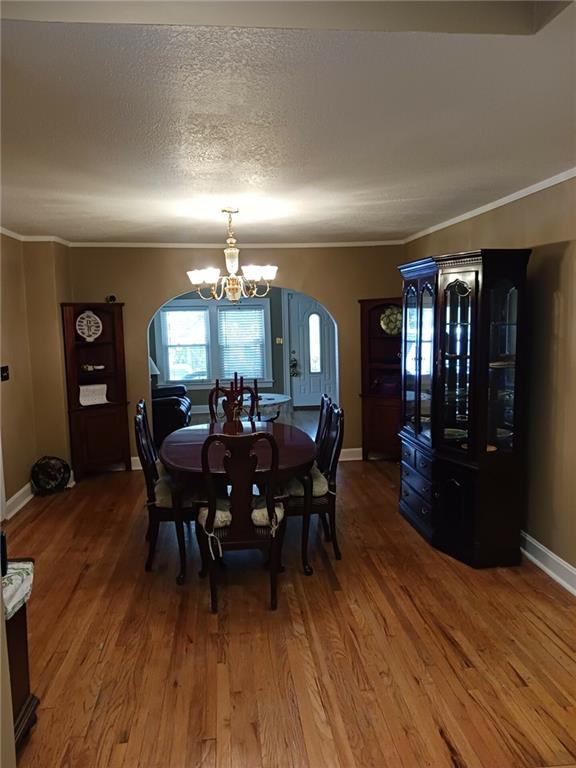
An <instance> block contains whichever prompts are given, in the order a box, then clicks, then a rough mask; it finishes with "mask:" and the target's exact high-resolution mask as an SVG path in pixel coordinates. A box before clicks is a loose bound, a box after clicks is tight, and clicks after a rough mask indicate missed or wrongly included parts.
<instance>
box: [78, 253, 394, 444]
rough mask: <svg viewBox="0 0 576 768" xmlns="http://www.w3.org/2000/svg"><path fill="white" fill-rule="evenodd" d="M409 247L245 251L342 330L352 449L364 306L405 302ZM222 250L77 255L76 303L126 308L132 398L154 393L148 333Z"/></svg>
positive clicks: (357, 426)
mask: <svg viewBox="0 0 576 768" xmlns="http://www.w3.org/2000/svg"><path fill="white" fill-rule="evenodd" d="M402 254H403V249H402V247H380V248H333V249H324V248H310V249H276V250H270V251H264V250H255V251H250V250H249V249H245V250H243V251H242V258H243V260H244V261H245V262H250V261H255V262H256V263H258V262H260V263H264V262H272V263H275V264H278V267H279V270H278V280H277V282H278V284H279V285H280V286H281V287H284V288H292V289H294V290H297V291H302V292H303V293H307V294H309V295H310V296H313V297H314V298H316V299H317V300H318V301H320V302H321V303H322V304H323V305H324V306H325V307H326V308H327V309H328V311H329V312H330V313H331V314H332V316H333V317H334V319H335V320H336V322H337V324H338V346H339V355H340V360H341V361H345V363H344V364H341V365H340V400H341V403H342V405H343V407H344V409H345V413H346V430H345V433H346V434H345V439H344V446H345V447H350V448H356V447H359V446H360V445H361V412H360V399H359V397H358V395H359V393H360V344H359V340H360V308H359V306H358V299H360V298H371V297H373V298H378V297H380V296H383V297H386V296H398V295H399V292H400V287H401V281H400V275H399V272H398V270H397V265H398V264H399V263H400V262H401V261H402ZM221 258H222V254H221V251H219V250H205V251H202V250H183V249H160V248H148V249H146V248H81V249H80V248H79V249H74V250H72V251H71V254H70V269H71V278H72V285H73V293H74V301H103V300H104V297H105V296H106V295H107V294H109V293H113V294H115V295H116V296H117V297H118V300H119V301H123V302H125V304H126V306H125V308H124V332H125V347H126V366H127V378H128V399H129V400H130V401H131V403H135V402H136V400H138V398H139V397H142V396H143V395H147V393H148V390H149V379H148V368H147V354H148V352H147V350H148V346H147V345H148V342H147V326H148V322H149V321H150V319H151V318H152V316H153V315H154V313H155V312H156V310H157V309H158V308H159V307H160V306H161V305H162V304H164V303H165V302H166V301H168V300H169V299H171V298H173V297H174V296H177V295H179V294H180V293H184V292H185V291H188V290H189V289H190V284H189V283H188V279H187V277H186V270H188V269H191V268H194V267H200V266H206V265H207V264H212V263H214V264H215V263H216V262H217V261H218V260H219V259H221Z"/></svg>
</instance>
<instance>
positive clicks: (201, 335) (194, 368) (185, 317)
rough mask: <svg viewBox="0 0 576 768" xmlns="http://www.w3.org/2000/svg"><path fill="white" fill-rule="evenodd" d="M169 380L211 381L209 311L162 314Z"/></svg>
mask: <svg viewBox="0 0 576 768" xmlns="http://www.w3.org/2000/svg"><path fill="white" fill-rule="evenodd" d="M161 317H162V337H163V342H164V343H163V348H164V354H165V366H164V373H165V377H166V378H167V379H168V380H170V381H190V380H192V381H206V379H208V378H210V368H209V360H208V356H209V337H208V310H207V309H185V308H182V309H168V310H164V311H163V312H162V316H161Z"/></svg>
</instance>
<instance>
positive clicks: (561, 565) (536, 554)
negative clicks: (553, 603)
mask: <svg viewBox="0 0 576 768" xmlns="http://www.w3.org/2000/svg"><path fill="white" fill-rule="evenodd" d="M520 536H521V548H522V552H523V553H524V554H525V555H526V557H527V558H528V560H530V562H532V563H534V565H536V566H537V567H538V568H540V569H541V570H543V571H544V573H547V574H548V576H550V578H551V579H554V581H556V582H558V584H560V586H561V587H564V589H567V590H568V592H571V593H572V594H573V595H576V568H575V567H574V566H573V565H570V563H567V562H566V561H565V560H562V558H561V557H558V555H555V554H554V552H551V551H550V550H549V549H548V548H547V547H545V546H544V545H543V544H540V542H539V541H536V539H534V538H532V536H530V534H528V533H526V532H525V531H522V533H521V534H520Z"/></svg>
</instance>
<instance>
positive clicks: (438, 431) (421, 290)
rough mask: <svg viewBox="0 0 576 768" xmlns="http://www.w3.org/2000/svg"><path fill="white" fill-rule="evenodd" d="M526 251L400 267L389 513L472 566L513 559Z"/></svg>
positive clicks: (519, 490)
mask: <svg viewBox="0 0 576 768" xmlns="http://www.w3.org/2000/svg"><path fill="white" fill-rule="evenodd" d="M529 256H530V251H529V250H504V249H502V250H495V249H494V250H492V249H491V250H479V251H472V252H468V253H456V254H448V255H444V256H437V257H433V258H426V259H421V260H419V261H414V262H411V263H410V264H404V265H402V266H400V268H399V269H400V271H401V273H402V276H403V278H404V289H403V343H402V429H401V431H400V438H401V441H402V480H401V488H400V512H401V513H402V515H403V516H404V517H405V518H406V519H407V520H408V521H409V522H410V523H411V524H412V525H413V526H414V527H415V528H416V529H417V530H418V531H419V532H420V533H421V534H422V536H424V538H426V539H427V540H428V541H429V542H430V543H431V544H432V545H433V546H435V547H437V548H438V549H440V550H442V551H443V552H446V553H448V554H450V555H452V556H453V557H455V558H457V559H459V560H461V561H463V562H465V563H468V564H469V565H472V566H474V567H488V566H501V565H517V564H518V563H519V562H520V557H521V556H520V530H521V526H522V523H523V519H524V514H525V500H526V482H525V469H524V461H523V457H524V450H525V444H526V434H525V430H526V411H525V398H526V370H527V369H526V329H525V292H526V291H525V288H526V268H527V264H528V259H529Z"/></svg>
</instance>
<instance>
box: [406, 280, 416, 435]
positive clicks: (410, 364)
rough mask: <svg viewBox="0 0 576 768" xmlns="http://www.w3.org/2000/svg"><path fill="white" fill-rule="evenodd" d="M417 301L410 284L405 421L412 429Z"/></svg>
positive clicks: (414, 396)
mask: <svg viewBox="0 0 576 768" xmlns="http://www.w3.org/2000/svg"><path fill="white" fill-rule="evenodd" d="M417 303H418V299H417V296H416V289H415V288H414V287H413V286H410V287H409V288H408V290H407V292H406V299H405V314H404V423H405V425H406V426H407V427H410V429H415V426H416V373H417V371H416V367H417V359H416V358H417V355H416V352H417V349H416V344H417V338H418V308H417Z"/></svg>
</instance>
